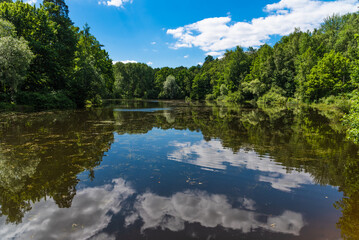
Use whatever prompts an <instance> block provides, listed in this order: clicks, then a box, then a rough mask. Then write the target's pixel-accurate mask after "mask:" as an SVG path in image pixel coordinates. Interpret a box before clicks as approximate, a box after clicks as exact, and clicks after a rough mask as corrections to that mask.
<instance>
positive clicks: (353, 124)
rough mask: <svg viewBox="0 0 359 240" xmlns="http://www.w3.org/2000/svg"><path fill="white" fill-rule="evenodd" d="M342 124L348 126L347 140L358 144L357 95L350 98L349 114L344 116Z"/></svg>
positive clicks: (358, 117) (358, 98)
mask: <svg viewBox="0 0 359 240" xmlns="http://www.w3.org/2000/svg"><path fill="white" fill-rule="evenodd" d="M343 123H344V124H345V125H346V126H348V127H349V128H348V131H347V134H348V138H349V139H351V140H353V141H354V142H355V143H359V94H358V93H357V94H356V95H355V96H354V97H353V98H352V105H351V108H350V112H349V114H346V115H345V116H344V121H343Z"/></svg>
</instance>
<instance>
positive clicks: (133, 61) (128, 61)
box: [121, 60, 137, 64]
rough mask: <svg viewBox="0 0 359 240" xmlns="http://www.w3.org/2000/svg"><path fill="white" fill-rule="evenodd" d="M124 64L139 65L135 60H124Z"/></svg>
mask: <svg viewBox="0 0 359 240" xmlns="http://www.w3.org/2000/svg"><path fill="white" fill-rule="evenodd" d="M121 62H122V63H124V64H126V63H137V61H135V60H124V61H121Z"/></svg>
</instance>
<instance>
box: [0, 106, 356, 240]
mask: <svg viewBox="0 0 359 240" xmlns="http://www.w3.org/2000/svg"><path fill="white" fill-rule="evenodd" d="M340 117H341V116H340V115H338V114H337V113H336V112H335V111H332V112H318V111H317V110H313V109H308V108H294V109H240V108H238V107H234V106H232V107H231V106H217V105H208V104H207V105H206V104H186V103H183V102H141V101H126V102H124V101H120V102H113V103H112V104H111V105H109V106H108V107H105V108H103V109H95V110H89V111H61V112H44V113H30V114H20V113H18V114H3V115H1V117H0V206H1V209H0V210H1V212H0V213H1V217H0V239H238V238H240V239H241V238H245V239H340V238H347V239H357V238H358V236H359V235H358V230H357V227H355V226H357V225H358V223H359V216H358V215H359V213H358V205H359V204H358V203H359V201H358V192H359V187H358V184H359V180H358V177H357V176H359V173H358V172H359V166H358V165H359V164H358V150H359V148H358V146H357V145H354V144H352V143H350V142H348V141H346V140H345V129H343V127H342V126H341V124H340V123H339V119H340Z"/></svg>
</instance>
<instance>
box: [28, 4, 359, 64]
mask: <svg viewBox="0 0 359 240" xmlns="http://www.w3.org/2000/svg"><path fill="white" fill-rule="evenodd" d="M30 1H31V2H34V1H36V0H30ZM38 2H39V0H38ZM66 3H67V4H68V6H69V9H70V17H71V19H72V20H73V21H74V23H75V24H76V25H77V26H83V25H84V24H85V23H88V24H89V25H90V27H91V32H92V34H94V35H95V36H96V38H97V39H98V40H99V41H100V42H101V43H102V44H103V45H104V46H105V49H106V50H107V51H108V52H109V54H110V57H111V58H112V59H113V60H114V61H126V60H127V61H136V62H144V63H148V64H150V65H152V66H153V67H164V66H170V67H176V66H187V67H189V66H192V65H197V64H198V63H200V62H203V59H204V58H205V56H206V55H207V54H211V55H214V56H215V57H220V56H221V55H222V54H223V52H224V51H225V49H231V48H234V47H235V46H237V45H241V46H243V47H248V46H254V47H256V46H260V45H261V44H263V43H270V44H273V43H274V42H275V41H277V40H278V39H280V36H282V35H286V34H288V33H290V32H292V31H293V29H294V27H300V28H301V29H302V30H312V29H313V28H316V27H318V26H319V25H320V23H321V22H322V20H323V19H324V18H325V17H327V16H329V15H332V14H334V13H339V14H344V13H347V12H354V11H357V9H358V6H359V4H358V1H357V0H326V1H324V0H251V1H248V0H247V1H244V0H220V1H216V0H182V1H175V0H172V1H171V0H68V1H66Z"/></svg>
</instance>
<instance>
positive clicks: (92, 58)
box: [69, 25, 114, 107]
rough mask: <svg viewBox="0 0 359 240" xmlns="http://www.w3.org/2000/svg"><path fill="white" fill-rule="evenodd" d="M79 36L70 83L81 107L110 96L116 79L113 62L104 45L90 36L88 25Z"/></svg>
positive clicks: (72, 92)
mask: <svg viewBox="0 0 359 240" xmlns="http://www.w3.org/2000/svg"><path fill="white" fill-rule="evenodd" d="M78 36H79V40H78V44H77V51H76V53H75V69H74V77H73V78H72V79H71V80H70V82H69V90H70V91H71V96H72V99H74V100H75V102H76V104H77V105H78V106H80V107H81V106H84V105H85V101H87V100H88V101H95V100H97V99H98V97H99V96H100V97H106V96H109V95H110V93H111V92H112V87H113V83H114V77H113V69H112V61H111V59H110V58H109V56H108V53H107V52H106V51H105V50H103V49H102V45H101V44H100V43H99V42H98V41H97V40H96V38H95V37H94V36H92V35H91V34H90V28H89V27H88V25H85V27H84V29H83V30H82V31H80V32H79V33H78Z"/></svg>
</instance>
